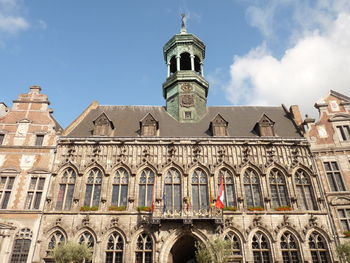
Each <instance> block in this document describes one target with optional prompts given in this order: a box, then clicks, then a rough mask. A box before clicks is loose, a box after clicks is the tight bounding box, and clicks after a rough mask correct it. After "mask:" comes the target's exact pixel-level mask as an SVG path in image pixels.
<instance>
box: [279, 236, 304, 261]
mask: <svg viewBox="0 0 350 263" xmlns="http://www.w3.org/2000/svg"><path fill="white" fill-rule="evenodd" d="M281 250H282V258H283V262H284V263H298V262H301V256H300V251H299V246H298V242H297V241H296V238H295V237H294V235H292V234H291V233H290V232H285V233H283V235H282V236H281Z"/></svg>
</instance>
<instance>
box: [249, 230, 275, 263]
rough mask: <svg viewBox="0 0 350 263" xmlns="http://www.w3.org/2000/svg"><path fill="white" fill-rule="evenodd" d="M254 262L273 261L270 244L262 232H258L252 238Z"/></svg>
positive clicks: (264, 262)
mask: <svg viewBox="0 0 350 263" xmlns="http://www.w3.org/2000/svg"><path fill="white" fill-rule="evenodd" d="M252 249H253V257H254V263H269V262H272V258H271V250H270V244H269V240H268V239H267V237H266V236H265V235H264V234H263V233H262V232H256V233H255V235H254V236H253V240H252Z"/></svg>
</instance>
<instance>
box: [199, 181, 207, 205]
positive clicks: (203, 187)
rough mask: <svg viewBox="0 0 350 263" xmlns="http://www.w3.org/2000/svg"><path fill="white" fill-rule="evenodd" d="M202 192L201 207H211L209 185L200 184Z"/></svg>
mask: <svg viewBox="0 0 350 263" xmlns="http://www.w3.org/2000/svg"><path fill="white" fill-rule="evenodd" d="M200 193H201V208H204V209H207V208H208V207H209V196H208V187H207V185H201V186H200Z"/></svg>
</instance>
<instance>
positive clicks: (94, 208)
mask: <svg viewBox="0 0 350 263" xmlns="http://www.w3.org/2000/svg"><path fill="white" fill-rule="evenodd" d="M97 210H98V206H86V205H84V206H82V207H80V211H82V212H86V211H97Z"/></svg>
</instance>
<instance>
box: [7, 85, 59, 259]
mask: <svg viewBox="0 0 350 263" xmlns="http://www.w3.org/2000/svg"><path fill="white" fill-rule="evenodd" d="M3 105H4V104H3ZM51 113H52V110H51V109H50V108H49V101H48V99H47V96H46V95H43V94H41V93H40V87H38V86H32V87H30V91H29V93H26V94H21V95H20V96H19V98H18V99H17V100H15V101H14V102H13V106H12V108H8V107H4V108H3V110H2V113H1V117H0V135H1V138H2V141H1V145H0V176H1V183H0V192H1V194H0V206H1V209H0V258H1V262H11V261H10V258H11V260H13V262H23V261H16V260H20V257H21V255H20V253H14V250H13V248H14V246H15V243H16V241H17V243H16V245H17V246H22V247H23V249H24V250H25V249H27V248H29V251H27V252H28V260H27V262H32V259H33V258H35V256H34V248H35V244H36V242H37V239H38V233H39V228H40V222H41V218H42V212H43V207H44V203H45V196H46V193H47V188H48V185H49V181H50V176H51V170H52V164H53V162H54V152H55V147H56V141H57V136H58V133H59V132H60V130H61V127H60V126H59V125H58V124H57V123H56V121H55V120H54V119H53V118H52V116H51ZM36 257H37V258H38V257H39V255H36Z"/></svg>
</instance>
